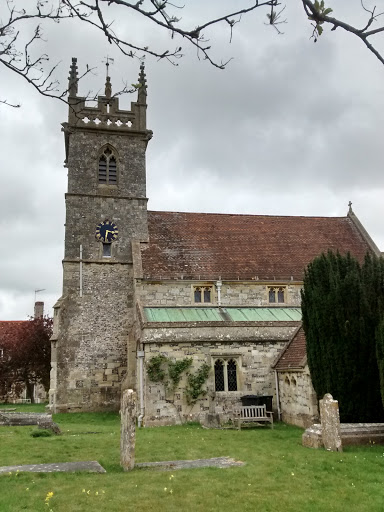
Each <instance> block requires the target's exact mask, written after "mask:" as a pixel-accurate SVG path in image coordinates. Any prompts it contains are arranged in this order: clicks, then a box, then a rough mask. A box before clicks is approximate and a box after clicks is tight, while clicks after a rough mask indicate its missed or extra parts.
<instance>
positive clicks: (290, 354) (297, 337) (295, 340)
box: [274, 326, 307, 371]
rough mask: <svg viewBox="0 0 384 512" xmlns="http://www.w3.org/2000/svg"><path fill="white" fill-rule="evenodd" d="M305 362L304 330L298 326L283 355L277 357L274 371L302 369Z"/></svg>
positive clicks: (305, 343)
mask: <svg viewBox="0 0 384 512" xmlns="http://www.w3.org/2000/svg"><path fill="white" fill-rule="evenodd" d="M306 362H307V342H306V338H305V333H304V329H303V327H302V326H300V327H299V328H298V329H297V331H296V332H295V334H294V335H293V337H292V339H291V341H290V342H289V343H288V345H287V347H286V348H285V350H284V351H283V353H282V354H281V355H280V356H279V358H278V360H277V362H276V364H275V365H274V369H275V370H277V371H282V370H292V369H298V368H304V366H305V364H306Z"/></svg>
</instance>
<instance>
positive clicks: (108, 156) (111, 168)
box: [99, 146, 117, 185]
mask: <svg viewBox="0 0 384 512" xmlns="http://www.w3.org/2000/svg"><path fill="white" fill-rule="evenodd" d="M99 183H100V185H116V184H117V164H116V156H115V154H114V153H113V151H112V150H111V148H110V147H109V146H107V147H106V148H105V149H104V151H103V152H102V154H101V155H100V158H99Z"/></svg>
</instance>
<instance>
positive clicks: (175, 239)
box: [142, 212, 371, 280]
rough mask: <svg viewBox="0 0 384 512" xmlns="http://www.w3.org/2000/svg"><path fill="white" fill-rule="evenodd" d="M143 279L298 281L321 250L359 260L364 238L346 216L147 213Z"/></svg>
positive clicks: (363, 252) (365, 244) (364, 243)
mask: <svg viewBox="0 0 384 512" xmlns="http://www.w3.org/2000/svg"><path fill="white" fill-rule="evenodd" d="M148 228H149V244H142V265H143V277H144V278H154V279H197V280H201V279H218V278H221V279H229V280H235V279H247V280H249V279H253V280H258V279H262V280H274V279H281V280H287V279H294V280H302V278H303V273H304V269H305V267H306V266H307V265H308V263H309V262H310V261H312V260H313V259H314V258H315V257H316V256H318V255H319V254H321V253H322V252H327V251H328V250H333V251H339V252H340V253H342V254H345V253H347V252H350V253H351V254H352V255H353V256H355V257H356V258H357V259H358V260H360V261H362V260H363V258H364V256H365V254H366V253H367V252H368V251H370V250H371V249H370V247H369V245H368V243H367V241H366V240H365V239H364V238H363V236H362V235H361V233H360V232H359V231H358V229H357V228H356V225H355V223H354V222H353V221H352V220H351V218H350V217H349V216H347V217H283V216H267V215H229V214H212V213H178V212H148Z"/></svg>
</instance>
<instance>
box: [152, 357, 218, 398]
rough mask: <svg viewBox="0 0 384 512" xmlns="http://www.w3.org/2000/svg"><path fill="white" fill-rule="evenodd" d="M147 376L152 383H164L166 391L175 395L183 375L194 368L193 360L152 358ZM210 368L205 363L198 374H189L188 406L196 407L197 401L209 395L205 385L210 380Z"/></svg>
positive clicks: (187, 388)
mask: <svg viewBox="0 0 384 512" xmlns="http://www.w3.org/2000/svg"><path fill="white" fill-rule="evenodd" d="M146 366H147V375H148V377H149V380H150V381H152V382H157V383H162V384H164V386H165V389H166V390H167V391H169V392H170V393H174V392H175V390H176V388H177V387H178V385H179V384H180V381H181V377H182V374H183V373H184V372H185V371H187V370H189V368H190V367H191V366H192V358H191V357H187V358H185V359H179V360H176V361H172V360H171V359H170V358H168V357H166V356H162V355H158V356H154V357H152V358H151V359H150V360H149V361H148V362H147V364H146ZM209 371H210V366H209V365H208V364H206V363H203V364H202V366H200V368H198V370H197V372H196V373H194V374H192V373H188V374H187V384H186V387H185V395H186V400H187V404H188V405H194V404H195V403H196V402H197V400H198V399H199V398H201V397H203V396H205V395H206V394H207V390H206V389H204V384H205V383H206V381H207V379H208V375H209Z"/></svg>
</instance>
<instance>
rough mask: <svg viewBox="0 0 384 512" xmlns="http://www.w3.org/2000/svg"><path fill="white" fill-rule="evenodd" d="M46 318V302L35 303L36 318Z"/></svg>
mask: <svg viewBox="0 0 384 512" xmlns="http://www.w3.org/2000/svg"><path fill="white" fill-rule="evenodd" d="M43 316H44V302H35V314H34V318H43Z"/></svg>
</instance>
